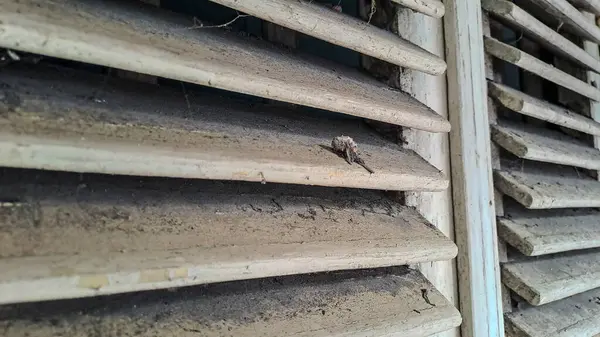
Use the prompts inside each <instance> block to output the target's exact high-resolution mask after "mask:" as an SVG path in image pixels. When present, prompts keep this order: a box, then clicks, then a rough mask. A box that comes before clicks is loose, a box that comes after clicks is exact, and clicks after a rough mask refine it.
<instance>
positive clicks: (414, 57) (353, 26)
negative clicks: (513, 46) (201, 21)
mask: <svg viewBox="0 0 600 337" xmlns="http://www.w3.org/2000/svg"><path fill="white" fill-rule="evenodd" d="M211 1H213V2H216V3H218V4H221V5H224V6H227V7H230V8H234V9H236V10H238V11H240V12H243V13H248V14H251V15H253V16H256V17H258V18H261V19H263V20H267V21H271V22H273V23H276V24H278V25H281V26H283V27H286V28H289V29H292V30H294V31H298V32H301V33H304V34H307V35H310V36H313V37H316V38H319V39H322V40H325V41H327V42H330V43H333V44H335V45H339V46H342V47H346V48H349V49H351V50H355V51H357V52H359V53H362V54H365V55H369V56H372V57H375V58H378V59H380V60H384V61H387V62H390V63H392V64H396V65H399V66H402V67H407V68H411V69H415V70H419V71H422V72H425V73H428V74H432V75H441V74H443V73H444V72H445V71H446V62H444V60H443V59H442V58H440V57H438V56H436V55H433V54H432V53H430V52H428V51H426V50H424V49H422V48H420V47H418V46H416V45H414V44H413V43H410V42H408V41H406V40H404V39H402V38H401V37H399V36H398V35H395V34H393V33H392V32H388V31H385V30H382V29H379V28H377V27H375V26H373V25H371V24H369V23H367V22H365V21H362V20H360V19H358V18H354V17H351V16H349V15H347V14H343V13H340V12H337V11H335V10H331V9H329V8H325V7H324V6H323V5H319V4H317V3H312V1H288V0H211ZM413 2H415V1H414V0H413ZM434 4H435V3H434ZM440 4H441V3H440ZM441 5H442V7H441V8H442V13H441V14H442V15H443V8H444V6H443V4H441ZM419 7H423V8H425V9H426V10H429V11H430V12H431V13H433V14H437V13H438V11H439V7H437V6H433V5H429V4H427V3H423V4H422V6H419ZM367 40H368V41H369V43H364V41H367Z"/></svg>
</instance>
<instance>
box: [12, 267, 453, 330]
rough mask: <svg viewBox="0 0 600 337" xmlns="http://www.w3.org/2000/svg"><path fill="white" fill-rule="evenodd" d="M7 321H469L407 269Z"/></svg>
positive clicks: (51, 310)
mask: <svg viewBox="0 0 600 337" xmlns="http://www.w3.org/2000/svg"><path fill="white" fill-rule="evenodd" d="M123 303H127V304H126V305H123ZM399 303H401V305H399ZM0 317H1V318H0V329H1V330H2V331H3V336H5V337H17V336H24V335H28V336H30V337H58V336H64V337H75V336H92V335H96V334H99V335H102V336H123V337H133V336H140V335H143V336H167V337H175V336H177V337H183V336H207V337H215V336H223V337H225V336H266V337H279V336H306V337H309V336H311V337H312V336H316V337H325V336H327V337H329V336H339V337H342V336H344V337H346V336H357V337H358V336H407V337H421V336H428V335H430V334H432V333H435V332H438V331H443V330H445V329H450V328H452V327H456V326H458V325H459V324H460V322H461V319H460V315H459V313H458V311H457V310H456V309H455V308H454V307H453V306H452V305H451V304H450V303H449V302H448V301H447V300H446V299H445V298H444V297H443V296H442V295H441V294H440V293H439V292H438V291H437V290H436V289H435V288H434V287H433V286H432V285H431V284H430V283H429V282H427V280H426V279H425V278H424V277H423V276H422V275H420V274H419V272H418V271H414V270H409V269H406V268H391V269H387V270H383V271H368V270H367V271H362V272H355V273H352V272H340V273H329V274H327V275H326V276H325V277H324V275H307V276H294V277H278V278H275V279H262V280H251V281H244V282H236V283H223V284H215V285H209V286H205V287H189V288H182V289H179V290H178V291H176V292H168V291H154V292H151V293H147V292H146V293H138V294H127V295H119V296H110V297H105V298H97V299H87V300H78V301H61V302H47V303H32V304H21V305H13V306H5V307H2V308H0ZM99 331H100V332H99Z"/></svg>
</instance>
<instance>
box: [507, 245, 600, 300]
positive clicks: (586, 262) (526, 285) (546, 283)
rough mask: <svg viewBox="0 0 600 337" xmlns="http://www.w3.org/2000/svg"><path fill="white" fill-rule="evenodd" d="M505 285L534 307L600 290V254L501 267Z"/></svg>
mask: <svg viewBox="0 0 600 337" xmlns="http://www.w3.org/2000/svg"><path fill="white" fill-rule="evenodd" d="M502 282H503V283H504V284H505V285H507V286H508V287H509V288H510V289H512V290H513V291H514V292H516V293H517V294H518V295H519V296H521V297H523V298H524V299H525V300H527V302H529V303H530V304H533V305H541V304H546V303H550V302H554V301H557V300H560V299H563V298H566V297H569V296H573V295H576V294H579V293H582V292H585V291H588V290H592V289H594V288H597V287H600V252H598V251H596V250H593V251H588V252H581V253H568V254H563V255H560V254H559V255H554V256H548V257H543V258H533V259H532V260H530V261H521V262H514V263H506V264H504V265H502Z"/></svg>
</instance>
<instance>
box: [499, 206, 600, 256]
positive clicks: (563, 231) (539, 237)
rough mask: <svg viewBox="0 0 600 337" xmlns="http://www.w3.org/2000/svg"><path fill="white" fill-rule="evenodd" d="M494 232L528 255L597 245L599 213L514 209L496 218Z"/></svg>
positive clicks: (599, 231)
mask: <svg viewBox="0 0 600 337" xmlns="http://www.w3.org/2000/svg"><path fill="white" fill-rule="evenodd" d="M498 235H500V237H502V238H503V239H504V240H505V241H506V242H508V243H509V244H510V245H512V246H513V247H516V248H517V249H518V250H519V251H520V252H521V253H523V254H525V255H530V256H536V255H544V254H552V253H560V252H566V251H571V250H578V249H586V248H596V247H600V213H597V212H581V210H574V209H564V210H555V211H551V210H544V211H534V210H527V211H525V210H515V209H511V210H510V211H507V214H506V216H505V217H501V218H499V219H498Z"/></svg>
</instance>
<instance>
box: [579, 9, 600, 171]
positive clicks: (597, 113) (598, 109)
mask: <svg viewBox="0 0 600 337" xmlns="http://www.w3.org/2000/svg"><path fill="white" fill-rule="evenodd" d="M581 14H582V15H583V16H584V19H585V20H587V22H588V23H590V24H592V25H594V26H595V27H596V28H598V26H596V16H595V15H594V14H592V13H589V12H582V13H581ZM583 49H584V50H585V51H586V52H588V53H589V54H590V55H592V56H593V57H595V58H596V59H600V50H598V44H596V43H593V42H590V41H583ZM585 75H586V76H585V77H586V80H587V82H588V83H589V84H590V85H592V86H594V87H596V88H598V86H599V85H600V74H597V73H595V72H593V71H586V74H585ZM589 114H590V116H589V117H590V118H592V119H593V120H594V121H596V122H597V121H600V103H599V102H596V101H590V103H589ZM593 143H594V147H595V148H596V149H600V137H598V136H596V137H594V140H593ZM596 177H597V178H598V180H600V174H598V173H596Z"/></svg>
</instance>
